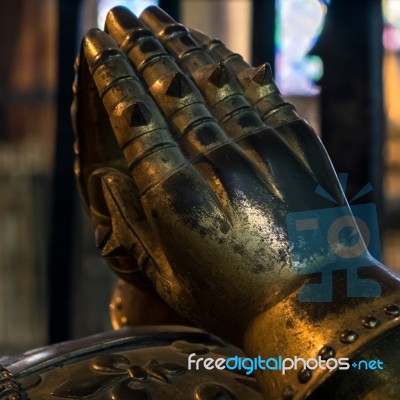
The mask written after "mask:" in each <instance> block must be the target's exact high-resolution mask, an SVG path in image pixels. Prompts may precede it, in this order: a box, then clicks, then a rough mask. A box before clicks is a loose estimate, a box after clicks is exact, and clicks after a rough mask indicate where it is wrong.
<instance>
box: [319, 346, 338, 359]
mask: <svg viewBox="0 0 400 400" xmlns="http://www.w3.org/2000/svg"><path fill="white" fill-rule="evenodd" d="M318 355H319V356H320V357H321V359H322V360H329V359H330V358H334V357H335V355H336V350H335V349H334V348H333V347H332V346H327V345H325V346H323V347H322V348H321V350H320V351H319V352H318Z"/></svg>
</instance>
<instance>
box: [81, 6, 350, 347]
mask: <svg viewBox="0 0 400 400" xmlns="http://www.w3.org/2000/svg"><path fill="white" fill-rule="evenodd" d="M106 32H107V33H105V32H102V31H100V30H97V29H93V30H91V31H89V32H88V33H87V34H86V36H85V37H84V40H83V46H82V53H81V67H80V68H81V69H82V71H81V74H80V75H78V76H80V77H81V79H83V80H84V81H86V82H91V81H92V77H93V80H94V82H95V85H96V87H97V91H98V96H97V94H95V95H93V93H94V92H93V90H92V89H90V87H89V86H90V84H88V85H86V86H87V87H86V86H85V85H81V84H79V90H78V104H77V110H78V111H77V115H78V116H79V115H80V114H79V113H81V114H82V113H84V117H86V116H87V115H92V114H93V115H94V117H93V124H92V129H91V130H87V129H85V128H84V127H82V126H81V127H79V121H78V128H77V131H78V136H79V141H80V144H81V143H82V142H84V143H86V145H85V146H84V147H85V151H86V154H84V155H83V154H82V152H81V154H80V157H81V162H82V157H89V159H90V157H91V154H96V152H97V153H98V154H101V155H102V157H97V156H96V157H95V161H93V160H91V161H90V162H89V164H90V165H91V167H90V168H89V169H88V170H87V171H84V170H83V169H82V167H81V171H80V176H81V182H83V186H84V188H83V192H84V196H85V198H87V203H88V204H89V205H90V207H92V208H93V207H94V208H96V207H97V209H99V210H103V212H102V213H100V214H102V215H105V214H107V218H111V220H112V232H111V233H110V232H107V234H106V233H105V232H102V231H101V223H98V224H97V225H98V226H99V227H100V228H99V229H98V233H97V236H98V244H99V246H100V247H102V248H103V254H105V255H106V256H108V257H109V258H110V260H111V264H112V265H114V269H115V270H116V271H117V273H119V274H120V276H121V277H123V278H124V279H128V280H129V279H132V278H133V280H136V279H139V280H143V281H146V280H148V278H149V279H150V281H151V282H153V284H154V287H155V288H156V290H157V292H158V293H159V294H160V295H161V297H162V298H163V299H164V300H165V301H166V302H167V303H168V304H169V305H170V306H172V307H173V308H174V309H175V310H177V311H178V312H179V313H181V314H182V315H184V316H185V317H186V318H188V319H190V320H192V321H194V322H196V323H198V324H201V325H203V326H205V327H207V328H209V329H211V330H212V331H214V332H217V333H219V334H220V335H222V336H223V337H225V338H228V339H231V340H233V341H235V342H240V340H241V335H242V333H243V330H244V328H245V327H246V325H247V324H248V323H249V321H250V320H251V319H252V318H253V317H254V316H255V315H257V314H258V313H260V312H261V311H263V310H265V309H266V308H269V307H271V306H272V305H273V304H275V303H276V302H278V301H279V300H281V299H282V298H283V297H285V296H287V295H288V294H289V293H290V292H292V291H293V290H294V289H295V288H297V287H299V286H300V284H301V283H302V282H304V278H303V277H301V276H299V275H295V274H294V273H293V271H292V270H291V261H290V252H289V240H288V234H287V228H286V217H287V215H288V213H291V212H296V211H304V210H308V209H316V208H325V207H328V206H331V204H332V203H331V202H329V201H328V200H324V198H322V197H320V196H318V195H317V194H315V188H316V186H317V185H318V184H320V185H321V186H323V187H324V188H325V189H326V190H328V192H329V193H330V195H331V197H332V198H333V199H335V200H336V201H337V202H338V203H341V204H346V202H345V200H344V199H343V196H342V192H341V189H340V185H339V184H338V181H337V178H336V175H335V173H334V171H333V168H332V165H331V163H330V161H329V158H328V156H327V154H326V152H325V150H324V148H323V146H322V144H321V142H320V140H319V138H318V137H317V135H316V134H315V133H314V131H313V130H312V128H311V127H310V126H309V125H308V124H307V123H306V122H305V121H304V120H302V119H301V118H300V117H299V116H298V115H297V114H296V112H295V110H294V108H293V107H292V106H291V105H290V104H287V103H285V102H284V101H283V99H282V97H281V95H280V94H279V91H278V89H277V88H276V85H275V83H274V82H273V79H272V76H271V71H270V68H269V66H268V64H265V65H263V66H261V67H259V68H252V67H250V66H249V65H248V64H246V63H245V62H244V61H243V59H242V58H241V57H240V56H239V55H235V54H233V53H231V52H230V51H229V50H228V49H226V48H225V47H224V45H223V44H222V43H221V42H219V41H216V40H211V39H209V38H207V37H206V36H204V35H203V34H200V33H199V32H195V31H194V32H192V35H191V34H189V32H188V30H187V29H186V28H185V27H184V26H182V25H180V24H178V23H176V22H175V21H174V20H172V19H171V18H170V17H169V16H168V15H166V14H165V13H163V11H161V10H160V9H158V8H155V7H151V8H148V9H147V10H145V11H144V12H143V14H142V15H141V17H140V19H138V18H136V17H135V16H134V15H133V14H131V13H130V12H129V11H128V10H127V9H124V8H122V7H117V8H114V9H113V10H111V11H110V12H109V14H108V17H107V22H106ZM86 64H87V66H88V69H87V66H86ZM85 71H86V72H85ZM88 71H90V73H89V72H88ZM90 90H92V92H90V93H91V95H90V96H88V95H85V92H88V91H90ZM79 91H82V93H81V94H80V93H79ZM85 96H86V97H85ZM89 98H90V99H91V100H90V101H89V102H88V101H87V100H88V99H89ZM99 98H100V99H101V100H102V103H101V102H100V100H99ZM79 99H81V101H79ZM102 104H104V107H105V110H106V111H104V109H103V105H102ZM106 114H108V117H109V121H110V124H109V122H108V121H107V118H105V116H106ZM101 124H103V125H102V126H103V128H102V129H101V130H100V131H99V130H96V129H98V128H96V127H98V126H100V125H101ZM110 126H111V127H112V131H113V132H114V134H115V137H116V139H117V143H118V145H119V148H118V147H117V146H116V143H115V141H114V139H113V137H112V134H111V128H110ZM99 132H100V134H99ZM88 135H90V136H88ZM119 149H121V150H122V153H123V156H124V159H125V160H126V161H124V159H123V157H122V154H121V153H120V150H119ZM105 167H111V169H107V168H105ZM99 168H100V169H99ZM93 171H97V172H96V174H93ZM127 171H130V173H131V176H132V178H133V179H132V178H131V176H129V174H128V173H127ZM93 176H94V177H93ZM82 177H83V178H82ZM88 180H93V183H92V184H91V185H89V187H91V188H92V189H90V190H91V191H92V195H91V193H90V190H88V189H85V188H86V187H87V182H88ZM85 185H86V186H85ZM96 185H97V186H96ZM99 192H102V193H103V194H102V196H98V193H99ZM104 193H105V194H104ZM99 199H100V200H99ZM96 202H97V204H96ZM93 215H94V214H93V213H92V218H93ZM99 218H100V217H99ZM95 225H96V224H95ZM106 225H107V224H106Z"/></svg>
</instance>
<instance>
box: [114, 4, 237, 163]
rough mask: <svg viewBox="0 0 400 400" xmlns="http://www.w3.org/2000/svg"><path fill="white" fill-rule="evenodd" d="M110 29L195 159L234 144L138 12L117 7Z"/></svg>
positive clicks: (176, 134)
mask: <svg viewBox="0 0 400 400" xmlns="http://www.w3.org/2000/svg"><path fill="white" fill-rule="evenodd" d="M106 30H107V31H108V32H109V33H110V34H111V35H112V36H113V37H114V38H115V39H116V41H117V43H118V44H119V45H120V46H121V49H122V50H124V51H125V52H126V54H127V55H128V57H129V59H130V60H131V61H132V63H133V65H134V66H135V68H136V69H137V71H138V73H139V74H140V76H141V77H142V78H143V80H144V81H145V83H146V84H147V86H148V88H149V91H150V93H151V95H152V97H153V99H154V100H155V102H156V103H157V105H158V106H159V108H160V110H161V112H162V113H163V115H164V117H165V119H166V121H167V122H168V124H169V127H170V129H171V131H172V133H173V135H174V138H175V140H176V141H177V142H178V143H179V145H180V147H181V149H182V151H183V152H184V153H185V155H186V156H187V157H188V158H189V159H190V160H191V161H192V162H194V163H195V162H196V160H198V159H199V158H200V157H202V156H204V155H207V154H209V153H211V152H212V151H214V150H216V149H217V148H219V147H223V146H225V145H229V144H230V140H229V138H228V137H227V136H226V135H225V133H224V132H223V130H222V129H221V128H220V127H219V126H218V124H217V122H216V121H215V119H214V118H213V116H212V115H211V114H210V112H209V111H208V109H207V107H206V106H205V104H204V100H203V97H202V95H201V93H200V92H199V91H198V89H197V87H196V86H195V85H194V84H193V82H192V81H191V80H190V79H189V78H188V77H187V76H186V75H185V74H184V73H183V72H182V70H181V69H180V68H179V67H178V65H177V64H176V62H175V61H174V60H173V58H172V57H171V56H170V55H169V54H168V53H167V52H166V51H165V50H164V48H163V46H162V45H161V44H160V43H159V41H158V40H157V39H156V38H155V37H154V35H153V34H152V32H151V31H150V30H149V29H148V28H147V27H146V26H145V25H144V24H143V23H142V22H141V21H140V20H139V19H138V18H137V17H136V16H135V15H134V14H132V13H131V12H130V11H128V10H127V9H126V8H124V7H115V8H113V9H112V10H111V11H110V12H109V13H108V15H107V18H106Z"/></svg>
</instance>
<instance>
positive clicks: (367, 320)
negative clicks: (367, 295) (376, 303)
mask: <svg viewBox="0 0 400 400" xmlns="http://www.w3.org/2000/svg"><path fill="white" fill-rule="evenodd" d="M361 323H362V324H363V325H364V326H365V327H366V328H368V329H373V328H376V327H377V326H379V323H380V322H379V320H378V319H377V318H376V317H374V316H373V315H367V316H366V317H364V318H363V319H362V320H361Z"/></svg>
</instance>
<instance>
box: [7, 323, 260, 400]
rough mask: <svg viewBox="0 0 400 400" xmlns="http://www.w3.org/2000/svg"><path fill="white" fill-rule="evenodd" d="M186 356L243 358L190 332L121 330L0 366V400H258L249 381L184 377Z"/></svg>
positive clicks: (227, 375) (190, 372) (226, 374)
mask: <svg viewBox="0 0 400 400" xmlns="http://www.w3.org/2000/svg"><path fill="white" fill-rule="evenodd" d="M192 353H196V354H197V355H198V356H200V357H211V358H214V359H216V358H224V359H227V358H229V357H235V356H242V357H243V356H244V354H243V353H242V352H241V350H239V349H238V348H235V347H233V346H231V345H228V344H226V343H225V342H223V341H222V340H220V339H218V338H217V337H215V336H212V335H210V334H208V333H207V332H205V331H202V330H199V329H195V328H188V327H179V326H168V327H163V328H162V329H159V328H156V327H153V328H136V329H133V328H129V329H121V330H119V331H113V332H107V333H103V334H100V335H96V336H92V337H87V338H84V339H79V340H75V341H71V342H66V343H61V344H58V345H54V346H49V347H44V348H42V349H38V350H36V351H31V352H29V353H27V354H25V355H22V356H20V357H18V358H12V357H10V358H3V359H2V361H3V364H4V366H1V367H0V399H1V400H6V399H7V400H9V399H14V400H19V399H30V400H43V399H54V400H64V399H91V400H94V399H96V400H103V399H114V400H128V399H137V400H142V399H143V400H145V399H156V398H157V399H175V400H187V399H189V398H190V399H191V398H196V399H199V400H213V399H217V398H221V399H222V398H223V399H226V400H237V399H246V400H262V398H263V397H262V396H261V394H260V392H259V390H258V387H257V383H256V382H255V379H254V378H253V377H249V376H246V375H245V374H241V373H239V372H235V371H228V370H214V371H209V370H207V369H205V368H204V367H202V368H200V369H198V370H196V369H194V368H191V369H188V363H187V360H188V356H189V354H192ZM218 396H219V397H218ZM222 396H223V397H222Z"/></svg>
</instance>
